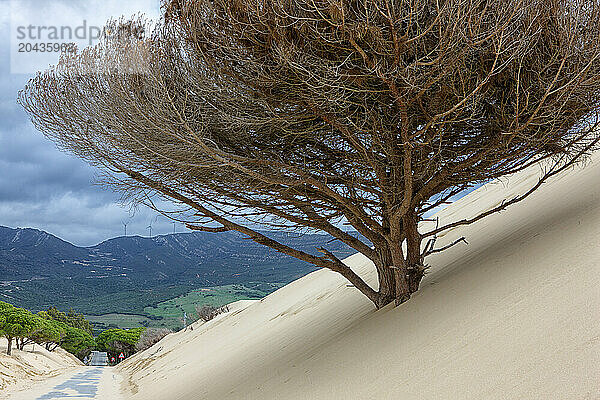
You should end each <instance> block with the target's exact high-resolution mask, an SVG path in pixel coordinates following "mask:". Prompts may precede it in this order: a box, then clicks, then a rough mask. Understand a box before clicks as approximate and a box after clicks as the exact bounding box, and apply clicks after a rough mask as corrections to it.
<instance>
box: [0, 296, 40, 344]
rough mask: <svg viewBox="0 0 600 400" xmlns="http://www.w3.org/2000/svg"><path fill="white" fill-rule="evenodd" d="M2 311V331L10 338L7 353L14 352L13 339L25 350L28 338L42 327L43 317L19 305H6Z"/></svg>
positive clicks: (0, 329)
mask: <svg viewBox="0 0 600 400" xmlns="http://www.w3.org/2000/svg"><path fill="white" fill-rule="evenodd" d="M5 304H6V303H5ZM0 313H1V314H2V316H3V318H2V320H3V325H2V327H1V328H0V331H1V332H2V334H3V335H4V337H5V338H6V339H7V340H8V348H7V350H6V354H8V355H10V354H11V353H12V342H13V339H14V340H15V342H16V344H17V347H18V348H19V349H20V350H23V347H24V346H25V344H26V343H27V338H28V337H30V336H33V335H35V333H36V332H37V331H38V329H39V328H40V323H41V319H40V318H39V317H37V316H36V315H34V314H32V313H31V312H29V311H28V310H25V309H23V308H17V307H4V308H3V310H1V311H0Z"/></svg>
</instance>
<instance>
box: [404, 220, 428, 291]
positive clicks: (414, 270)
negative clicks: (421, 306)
mask: <svg viewBox="0 0 600 400" xmlns="http://www.w3.org/2000/svg"><path fill="white" fill-rule="evenodd" d="M402 222H403V226H404V229H405V232H406V265H407V280H408V289H409V291H410V293H411V294H412V293H414V292H416V291H417V290H419V284H420V283H421V279H423V275H424V272H425V269H424V265H423V258H422V256H421V240H422V238H421V234H420V233H419V231H418V225H417V216H416V215H412V214H407V215H406V216H405V217H404V218H403V221H402Z"/></svg>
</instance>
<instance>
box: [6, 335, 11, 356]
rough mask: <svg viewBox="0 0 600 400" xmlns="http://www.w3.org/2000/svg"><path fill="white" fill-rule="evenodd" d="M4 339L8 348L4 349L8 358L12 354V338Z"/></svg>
mask: <svg viewBox="0 0 600 400" xmlns="http://www.w3.org/2000/svg"><path fill="white" fill-rule="evenodd" d="M6 339H7V340H8V347H7V348H6V354H8V355H9V356H10V355H11V354H12V338H11V337H7V338H6Z"/></svg>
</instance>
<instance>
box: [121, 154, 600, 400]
mask: <svg viewBox="0 0 600 400" xmlns="http://www.w3.org/2000/svg"><path fill="white" fill-rule="evenodd" d="M538 176H539V168H538V167H533V168H531V169H529V170H526V171H524V172H522V173H520V174H518V175H517V176H513V177H511V178H510V179H509V180H508V183H507V184H490V185H487V186H485V187H483V188H481V189H479V190H477V191H475V192H473V193H471V194H470V195H468V196H466V197H465V198H463V199H461V200H460V201H458V202H456V203H455V204H453V205H451V206H450V207H448V208H447V209H445V210H443V211H442V212H440V213H439V217H440V219H441V222H443V221H448V220H449V219H451V220H455V219H460V218H464V217H469V216H473V215H475V214H476V213H477V212H478V211H480V210H484V209H488V208H490V207H493V206H495V205H497V204H499V203H500V202H501V201H502V200H503V199H506V198H511V197H512V196H513V195H514V194H515V193H521V192H523V191H524V190H525V189H526V188H528V187H530V186H531V185H532V184H534V183H535V182H536V179H537V177H538ZM460 236H466V237H467V240H468V241H469V245H468V246H467V245H462V244H461V245H459V246H455V247H454V248H452V249H450V250H448V251H447V252H444V253H442V254H436V255H435V257H431V258H429V259H428V260H427V261H428V262H429V263H430V264H432V265H433V267H432V269H431V273H430V274H429V275H427V277H426V278H425V280H424V282H423V284H422V289H421V290H420V291H419V292H418V293H417V294H416V295H414V296H413V298H412V299H411V300H410V301H409V302H407V303H405V304H403V305H401V306H400V307H397V308H393V307H391V306H388V307H386V308H384V309H382V310H379V311H375V310H374V307H373V306H372V305H371V303H370V302H369V301H368V300H367V299H366V298H365V297H363V296H362V295H361V294H360V293H359V292H358V291H357V290H356V289H355V288H349V287H347V286H346V283H347V282H346V281H345V280H344V279H343V278H341V277H340V276H338V275H337V274H335V273H333V272H330V271H326V270H322V271H318V272H315V273H312V274H310V275H308V276H306V277H304V278H302V279H299V280H297V281H295V282H293V283H291V284H289V285H287V286H286V287H284V288H282V289H280V290H278V291H277V292H275V293H273V294H272V295H270V296H268V297H267V298H265V299H263V300H262V301H260V302H256V303H254V304H252V305H250V306H248V307H247V308H245V309H243V310H238V311H237V312H231V313H228V314H227V315H226V316H223V317H221V318H219V319H218V320H215V321H210V322H208V323H206V324H204V325H201V326H197V327H196V328H195V329H194V330H193V331H187V332H181V333H178V334H174V335H169V336H168V337H167V338H165V339H164V340H163V341H161V342H160V343H158V344H157V345H156V346H154V347H153V348H151V349H149V350H147V351H146V352H144V353H142V354H139V355H137V356H135V357H132V358H131V359H129V360H127V361H126V362H124V363H123V364H122V365H121V366H120V367H119V369H120V370H121V371H122V373H124V374H125V380H124V381H125V382H126V384H125V386H126V389H127V390H129V394H130V395H131V396H132V397H133V398H134V399H155V400H178V399H186V400H187V399H190V400H191V399H210V400H224V399H236V400H239V399H261V400H264V399H403V400H408V399H477V400H481V399H486V400H488V399H561V400H563V399H600V288H599V284H600V156H599V155H596V156H594V159H593V162H592V164H591V165H588V166H587V167H586V168H585V169H581V168H577V169H575V170H573V171H568V172H566V173H565V174H563V175H561V176H559V177H557V178H556V179H553V180H552V181H551V182H549V183H547V184H544V185H543V186H542V188H541V189H540V190H539V191H538V192H536V193H534V194H533V195H532V196H531V197H530V198H528V199H527V200H525V201H524V202H521V203H519V204H517V205H515V206H513V207H511V208H509V209H508V210H507V211H505V212H503V213H501V214H498V215H494V216H491V217H489V218H487V219H484V220H482V221H480V222H479V223H477V224H475V225H472V226H468V227H462V228H459V229H455V230H453V231H452V232H449V233H448V234H447V235H445V237H443V238H441V239H440V240H439V244H440V245H443V244H444V242H445V243H449V242H450V241H451V240H454V239H456V238H458V237H460ZM347 262H348V263H349V264H350V265H352V266H353V268H355V269H356V271H357V272H359V273H360V274H361V275H363V276H365V277H366V278H367V279H368V280H369V281H370V282H371V283H373V282H374V280H375V275H374V271H373V269H372V267H371V266H370V265H369V264H368V263H367V262H366V261H365V259H364V258H363V257H362V256H360V255H356V256H352V257H350V258H348V259H347ZM127 382H128V383H127Z"/></svg>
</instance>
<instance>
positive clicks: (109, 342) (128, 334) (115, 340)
mask: <svg viewBox="0 0 600 400" xmlns="http://www.w3.org/2000/svg"><path fill="white" fill-rule="evenodd" d="M145 330H146V328H133V329H117V328H115V329H107V330H105V331H102V332H101V333H100V335H98V337H97V338H96V344H97V345H98V350H100V351H106V352H108V353H110V354H112V355H115V356H117V355H118V354H119V353H124V355H125V356H126V357H128V356H130V355H131V354H133V353H135V352H136V345H137V343H138V341H139V340H140V336H141V335H142V333H143V332H144V331H145Z"/></svg>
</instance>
